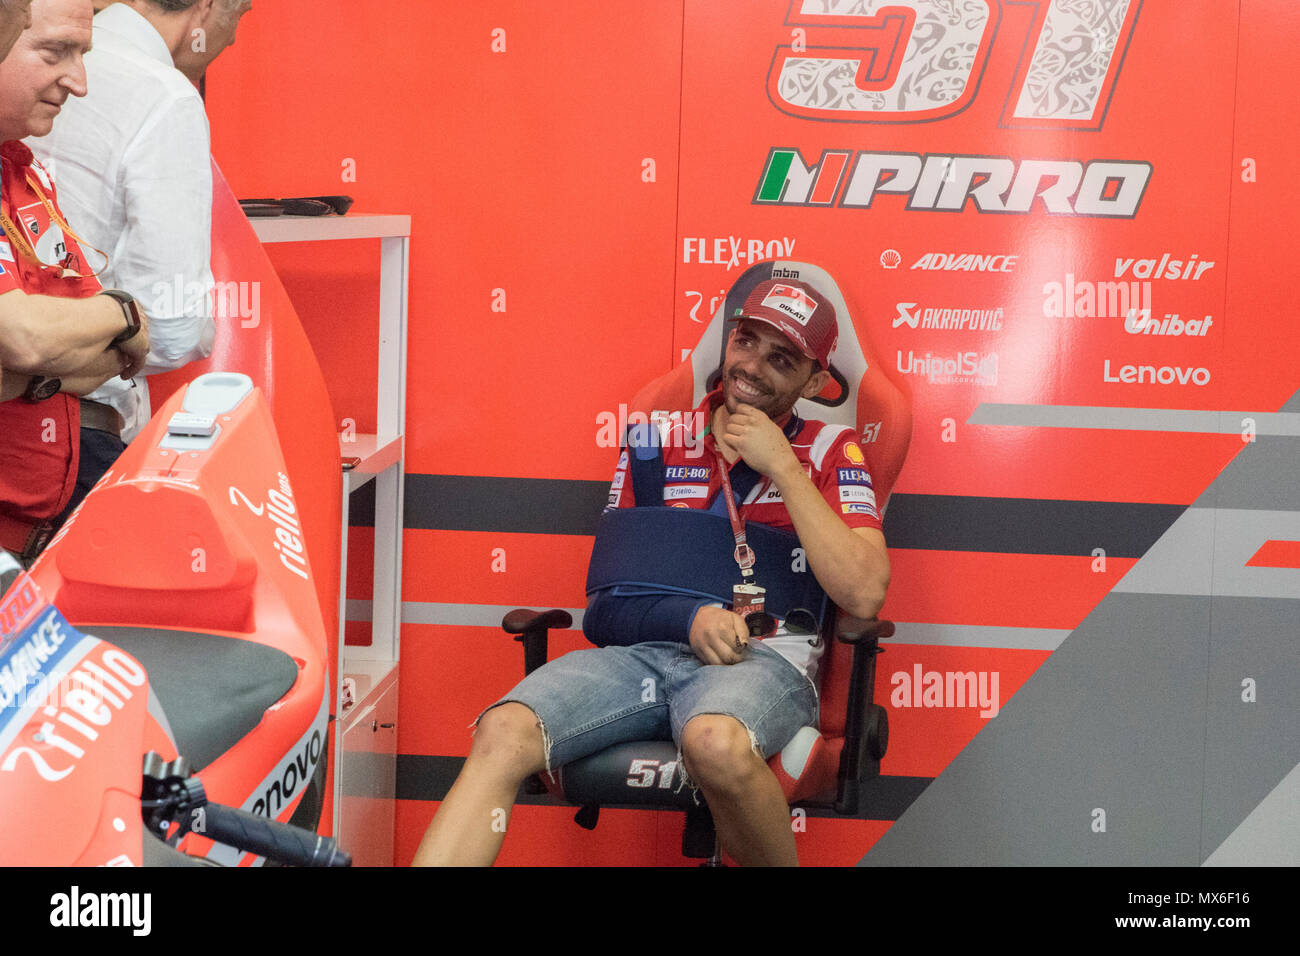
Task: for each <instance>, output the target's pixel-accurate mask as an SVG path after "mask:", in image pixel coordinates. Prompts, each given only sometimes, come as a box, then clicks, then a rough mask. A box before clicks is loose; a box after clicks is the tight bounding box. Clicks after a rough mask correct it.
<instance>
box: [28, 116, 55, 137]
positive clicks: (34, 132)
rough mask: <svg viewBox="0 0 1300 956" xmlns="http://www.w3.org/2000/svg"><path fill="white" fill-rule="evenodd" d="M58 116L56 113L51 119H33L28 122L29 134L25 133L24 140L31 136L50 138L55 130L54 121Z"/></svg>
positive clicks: (38, 117) (39, 117)
mask: <svg viewBox="0 0 1300 956" xmlns="http://www.w3.org/2000/svg"><path fill="white" fill-rule="evenodd" d="M58 115H59V114H58V113H55V114H54V115H53V116H49V117H45V116H36V117H32V118H31V119H29V120H28V121H27V132H25V133H23V137H22V138H24V139H26V138H27V137H29V136H30V137H35V138H37V139H39V138H40V137H42V136H49V135H50V133H51V132H52V131H53V129H54V119H55V117H57V116H58Z"/></svg>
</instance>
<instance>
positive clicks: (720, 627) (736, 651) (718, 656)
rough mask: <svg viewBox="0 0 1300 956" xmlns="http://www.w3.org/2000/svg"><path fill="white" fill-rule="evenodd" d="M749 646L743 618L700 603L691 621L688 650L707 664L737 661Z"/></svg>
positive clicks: (736, 662) (743, 657)
mask: <svg viewBox="0 0 1300 956" xmlns="http://www.w3.org/2000/svg"><path fill="white" fill-rule="evenodd" d="M748 647H749V628H747V627H746V626H745V619H744V618H742V617H741V616H740V615H739V614H736V613H735V612H733V611H728V610H727V609H726V608H721V607H702V608H700V609H699V610H698V611H696V612H695V620H694V621H692V622H691V650H693V651H694V652H695V656H696V657H698V658H699V659H700V660H702V661H703V662H704V663H706V664H739V663H740V662H741V661H742V660H744V659H745V650H746V649H747V648H748Z"/></svg>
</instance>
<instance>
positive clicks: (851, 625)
mask: <svg viewBox="0 0 1300 956" xmlns="http://www.w3.org/2000/svg"><path fill="white" fill-rule="evenodd" d="M893 636H894V622H893V621H882V620H881V619H880V618H878V617H873V618H871V619H870V620H866V619H863V618H860V617H850V616H849V615H847V614H845V613H843V612H840V614H839V615H838V616H837V617H836V619H835V637H836V639H837V640H839V641H842V642H843V643H845V644H858V643H861V642H862V641H866V640H877V641H879V640H883V639H885V638H887V637H893Z"/></svg>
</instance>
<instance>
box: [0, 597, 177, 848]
mask: <svg viewBox="0 0 1300 956" xmlns="http://www.w3.org/2000/svg"><path fill="white" fill-rule="evenodd" d="M15 607H18V608H21V611H20V613H19V614H12V613H9V612H12V611H13V610H14V609H15ZM0 630H2V631H3V632H4V633H5V635H6V636H5V637H4V638H3V641H0V808H3V812H0V865H2V866H140V865H141V863H142V862H143V859H142V838H143V825H142V823H141V816H140V755H141V747H142V746H144V747H146V748H148V747H155V748H162V751H161V752H163V753H167V752H168V748H169V747H170V743H169V742H168V741H167V738H166V734H165V732H164V731H163V729H162V727H161V725H160V723H159V721H158V720H157V719H156V716H155V714H154V713H151V711H154V710H155V709H156V708H154V707H151V706H150V695H149V682H148V677H147V675H146V674H145V670H144V668H143V667H142V666H141V665H140V662H139V661H137V660H136V659H135V658H133V657H132V656H131V655H129V654H127V653H125V652H124V651H122V650H121V649H120V648H117V647H114V646H113V645H112V644H109V643H108V642H107V641H102V640H100V639H98V638H96V637H93V636H90V635H87V634H83V633H82V632H80V631H79V630H77V629H76V628H74V627H73V626H72V625H71V624H69V623H68V621H67V619H66V618H65V617H64V616H63V615H62V614H60V613H59V611H58V609H57V608H54V607H51V606H49V604H48V602H46V601H45V599H44V596H43V595H41V594H40V591H39V589H38V588H37V587H36V585H35V584H34V582H32V580H31V579H30V578H29V577H28V576H27V575H21V576H20V577H19V578H18V580H17V582H15V584H14V586H13V588H12V589H11V590H10V592H9V594H8V595H7V596H6V597H5V600H4V603H3V604H0Z"/></svg>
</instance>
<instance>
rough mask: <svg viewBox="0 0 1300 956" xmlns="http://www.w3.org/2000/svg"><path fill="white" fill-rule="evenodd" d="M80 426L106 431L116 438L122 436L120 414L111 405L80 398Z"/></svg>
mask: <svg viewBox="0 0 1300 956" xmlns="http://www.w3.org/2000/svg"><path fill="white" fill-rule="evenodd" d="M81 427H82V428H93V429H95V431H100V432H108V433H109V434H110V435H113V436H115V437H117V438H121V437H122V416H121V415H119V414H118V413H117V409H115V408H113V407H112V406H111V405H104V404H103V403H101V402H92V401H91V400H90V399H88V398H83V399H81Z"/></svg>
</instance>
